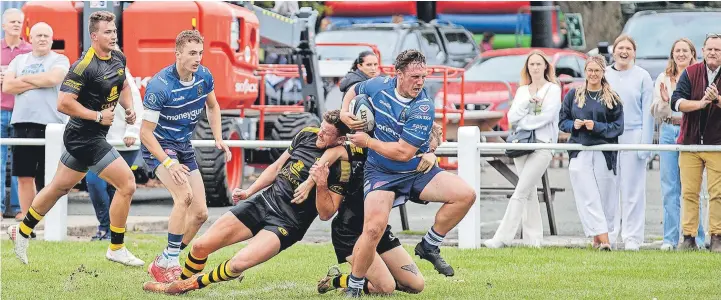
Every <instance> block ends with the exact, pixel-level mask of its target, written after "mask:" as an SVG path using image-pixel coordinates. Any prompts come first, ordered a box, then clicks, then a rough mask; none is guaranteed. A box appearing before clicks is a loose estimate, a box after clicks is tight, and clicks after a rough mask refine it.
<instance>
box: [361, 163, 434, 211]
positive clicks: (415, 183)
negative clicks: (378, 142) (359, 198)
mask: <svg viewBox="0 0 721 300" xmlns="http://www.w3.org/2000/svg"><path fill="white" fill-rule="evenodd" d="M443 171H444V170H443V169H441V168H439V167H438V166H433V168H432V169H431V170H430V171H429V172H428V173H426V174H423V173H419V172H408V173H386V172H384V171H381V170H377V169H376V168H375V167H373V166H372V165H368V164H367V165H366V168H365V171H364V175H365V182H364V183H363V198H364V199H365V198H366V197H367V196H368V194H369V193H370V192H372V191H390V192H395V193H396V199H395V200H394V201H393V207H396V206H399V205H402V204H405V203H406V202H407V201H408V200H412V201H413V202H418V203H422V204H425V203H427V202H425V201H421V200H419V199H418V197H419V196H420V194H421V192H422V191H423V189H424V188H425V187H426V185H428V183H429V182H431V180H432V179H433V177H435V176H436V175H437V174H438V173H440V172H443Z"/></svg>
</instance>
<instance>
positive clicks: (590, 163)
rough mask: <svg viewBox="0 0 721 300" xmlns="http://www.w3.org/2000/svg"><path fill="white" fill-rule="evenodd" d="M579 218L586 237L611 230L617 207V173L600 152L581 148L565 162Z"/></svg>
mask: <svg viewBox="0 0 721 300" xmlns="http://www.w3.org/2000/svg"><path fill="white" fill-rule="evenodd" d="M568 173H569V175H570V176H571V186H572V188H573V198H575V199H576V209H578V217H579V219H581V224H582V225H583V232H584V233H585V234H586V236H587V237H594V236H597V235H600V234H604V233H608V232H610V231H612V230H613V219H614V215H615V213H616V207H617V206H618V189H617V186H616V183H617V181H616V175H614V174H613V170H609V169H608V167H607V166H606V158H605V157H604V156H603V152H601V151H581V152H579V153H578V156H576V157H575V158H572V159H571V162H570V163H569V165H568Z"/></svg>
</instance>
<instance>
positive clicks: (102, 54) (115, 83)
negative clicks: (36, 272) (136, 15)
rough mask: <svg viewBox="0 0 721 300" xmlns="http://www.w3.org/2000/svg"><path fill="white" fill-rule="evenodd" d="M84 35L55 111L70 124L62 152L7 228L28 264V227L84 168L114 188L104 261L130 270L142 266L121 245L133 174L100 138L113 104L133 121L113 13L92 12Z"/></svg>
mask: <svg viewBox="0 0 721 300" xmlns="http://www.w3.org/2000/svg"><path fill="white" fill-rule="evenodd" d="M88 31H89V32H90V39H91V46H90V48H89V49H88V50H87V51H86V52H85V53H84V54H83V55H82V56H81V58H80V60H78V61H76V62H75V63H74V64H73V65H72V66H70V72H68V74H67V75H66V76H65V80H64V81H63V84H62V85H61V87H60V94H59V100H58V111H60V112H61V113H64V114H66V115H68V116H70V122H68V124H67V125H66V126H65V132H64V135H63V143H64V145H65V151H64V152H63V154H62V156H61V158H60V164H58V169H57V172H56V173H55V177H53V180H52V181H51V182H50V184H49V185H47V186H45V188H43V189H42V190H41V191H40V192H39V193H38V194H37V196H36V197H35V199H34V200H33V202H32V205H31V207H30V209H29V210H28V214H26V215H25V219H24V220H23V221H22V223H20V225H19V226H11V227H10V228H8V234H10V238H11V239H12V240H13V241H14V242H15V254H16V255H17V257H18V258H19V259H20V260H21V261H22V262H23V263H25V264H27V263H28V257H27V248H28V237H29V236H30V234H31V233H32V231H33V228H35V226H36V225H37V224H38V223H39V222H40V220H42V218H43V217H44V216H45V214H46V213H47V212H48V211H50V209H51V208H52V207H53V206H54V205H55V203H56V202H57V201H58V199H60V197H62V196H63V195H66V194H67V193H68V191H70V189H71V188H73V187H74V186H75V185H76V184H77V183H78V182H80V180H82V179H83V177H85V173H87V172H88V170H89V169H90V170H93V172H95V174H98V175H99V176H100V178H102V179H103V180H105V181H107V182H108V183H110V184H112V185H113V186H114V187H115V188H116V190H117V191H116V192H115V196H114V197H113V200H112V204H111V205H110V246H109V248H108V251H107V252H106V254H105V257H106V258H107V259H108V260H111V261H114V262H119V263H121V264H125V265H129V266H142V265H143V264H145V263H144V262H143V261H142V260H140V259H138V258H137V257H135V256H134V255H133V254H132V253H130V251H128V249H127V248H125V245H124V237H125V222H126V221H127V218H128V211H129V210H130V201H131V200H132V197H133V193H135V176H134V175H133V172H132V171H131V170H130V167H129V166H128V164H127V163H126V162H125V160H124V159H123V158H122V157H121V156H120V153H118V151H117V150H115V148H113V146H111V145H110V144H108V142H107V141H106V140H105V136H106V135H107V134H108V130H109V128H110V125H111V124H112V123H113V118H114V115H115V113H114V109H115V106H116V105H117V104H118V102H120V105H122V106H123V108H124V109H125V121H126V122H127V123H128V124H133V123H134V122H135V112H134V111H133V100H132V95H131V93H130V89H129V88H128V82H127V79H126V76H125V65H126V62H125V56H124V55H123V53H122V52H120V51H117V50H114V49H115V45H116V41H117V39H118V33H117V29H116V26H115V15H114V14H112V13H111V12H108V11H97V12H94V13H92V14H91V15H90V20H89V25H88ZM131 80H132V79H131Z"/></svg>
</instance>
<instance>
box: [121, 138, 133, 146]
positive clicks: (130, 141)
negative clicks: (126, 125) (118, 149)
mask: <svg viewBox="0 0 721 300" xmlns="http://www.w3.org/2000/svg"><path fill="white" fill-rule="evenodd" d="M123 143H125V147H130V146H132V145H133V144H135V138H134V137H126V138H123Z"/></svg>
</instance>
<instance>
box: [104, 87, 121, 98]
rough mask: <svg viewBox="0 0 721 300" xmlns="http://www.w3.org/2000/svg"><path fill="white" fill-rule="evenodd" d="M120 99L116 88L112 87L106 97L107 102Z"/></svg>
mask: <svg viewBox="0 0 721 300" xmlns="http://www.w3.org/2000/svg"><path fill="white" fill-rule="evenodd" d="M119 97H120V94H119V93H118V86H117V85H116V86H113V88H112V89H110V95H108V99H107V100H108V102H113V101H115V100H118V98H119Z"/></svg>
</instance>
